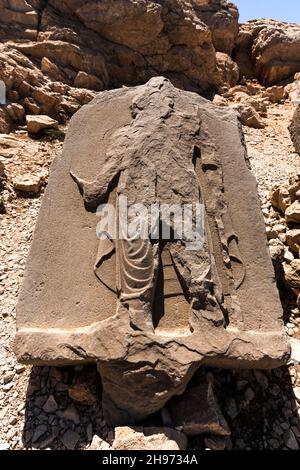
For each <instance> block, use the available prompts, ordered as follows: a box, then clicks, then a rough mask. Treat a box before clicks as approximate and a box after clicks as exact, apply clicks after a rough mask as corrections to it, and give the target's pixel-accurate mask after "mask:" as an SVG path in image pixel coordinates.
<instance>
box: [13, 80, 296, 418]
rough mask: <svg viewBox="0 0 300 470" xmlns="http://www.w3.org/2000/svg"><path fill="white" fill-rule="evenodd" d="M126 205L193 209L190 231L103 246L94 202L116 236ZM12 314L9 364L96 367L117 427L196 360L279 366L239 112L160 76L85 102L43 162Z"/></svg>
mask: <svg viewBox="0 0 300 470" xmlns="http://www.w3.org/2000/svg"><path fill="white" fill-rule="evenodd" d="M99 149H103V150H99ZM104 149H105V150H104ZM123 197H126V198H127V201H126V203H127V205H129V208H131V209H130V211H129V212H128V216H129V222H134V220H135V216H134V214H136V212H134V213H133V212H131V210H132V209H133V208H134V210H135V211H136V210H137V208H136V206H133V207H132V204H136V203H139V207H140V205H141V204H142V205H143V208H146V210H147V213H148V211H149V209H151V210H152V208H153V207H152V206H153V205H154V206H155V204H157V203H159V204H161V205H163V204H164V205H167V206H168V207H170V206H171V207H173V206H174V204H175V205H177V206H178V205H179V207H181V208H182V207H185V204H188V205H190V204H194V205H195V207H197V208H198V216H197V218H194V217H196V215H192V214H193V213H192V214H191V213H190V218H188V220H191V221H194V222H195V223H196V221H197V224H198V225H197V227H198V230H197V232H196V234H195V233H194V232H193V233H192V232H191V228H188V227H186V226H185V230H184V232H183V233H181V235H180V231H179V229H178V227H177V226H175V225H173V222H171V219H170V221H169V222H167V220H166V219H163V220H162V219H161V217H162V215H159V216H158V217H159V221H161V224H162V225H163V226H165V224H167V227H169V228H170V233H169V235H167V234H165V236H164V237H163V235H162V233H161V232H159V230H158V232H155V231H154V233H153V235H151V242H150V239H149V236H150V235H149V232H147V233H146V237H145V236H141V237H139V236H138V237H136V236H135V237H134V238H133V239H132V238H131V237H130V236H129V234H128V235H127V236H125V237H124V236H121V235H118V234H116V235H115V236H114V235H113V234H112V237H111V238H107V237H105V238H104V239H103V238H101V237H100V235H101V233H102V229H101V228H100V227H99V225H98V222H99V220H98V218H97V214H96V213H95V210H96V208H97V206H98V205H99V204H100V203H101V202H104V201H107V200H108V201H109V203H110V204H111V206H112V207H113V208H114V210H115V211H116V212H114V215H113V224H112V225H113V227H115V223H114V220H116V219H115V217H117V215H118V214H119V211H121V210H123V209H122V204H123V202H124V199H123ZM202 203H203V204H204V206H202ZM199 204H200V206H199ZM162 207H163V206H162ZM189 207H190V206H189ZM199 207H201V209H200V208H199ZM53 208H55V210H53ZM139 210H141V209H139ZM203 210H205V214H206V216H205V217H204V218H201V217H200V219H199V218H198V217H199V215H200V214H199V211H200V213H202V214H203ZM201 211H202V212H201ZM143 213H144V212H143ZM130 214H131V215H130ZM98 215H99V212H98ZM132 217H133V219H132ZM125 220H126V221H127V218H126V219H125ZM142 220H143V221H145V220H147V217H146V218H145V216H144V217H143V219H142ZM155 220H156V219H155ZM174 220H175V217H174ZM201 221H202V222H201ZM143 224H144V222H143ZM143 224H142V225H143ZM192 225H193V224H192ZM130 226H131V224H130ZM159 226H160V224H159ZM97 227H98V228H97ZM96 228H97V233H98V236H99V237H100V240H99V238H98V237H97V233H96ZM171 229H172V230H171ZM103 230H104V232H103V233H107V227H106V228H104V227H103ZM143 233H144V232H143ZM155 233H157V235H155ZM135 235H138V233H135ZM192 235H193V236H192ZM128 236H129V238H128ZM29 292H30V294H31V295H28V293H29ZM17 315H18V331H17V338H16V348H15V351H16V353H17V356H18V358H19V360H20V361H22V362H25V363H33V364H56V365H63V364H76V363H97V366H98V371H99V373H100V375H101V378H102V385H103V395H102V397H103V409H104V412H105V416H106V418H107V419H108V420H109V422H111V423H113V424H115V425H123V424H128V423H129V422H131V423H132V422H134V421H139V420H141V419H143V418H144V417H145V416H147V415H150V414H152V413H154V412H155V411H157V410H159V409H160V408H162V407H163V406H164V405H165V404H166V403H167V402H168V400H169V399H170V398H171V397H172V396H174V395H180V394H182V393H183V391H184V389H185V387H186V385H187V383H188V382H189V380H190V379H191V377H192V375H193V374H194V372H195V371H196V370H197V369H198V368H199V366H200V365H201V364H209V365H213V366H221V367H223V366H228V367H231V366H232V367H246V368H249V367H250V368H251V367H255V368H267V369H268V368H272V367H277V366H280V365H281V364H284V363H285V362H286V361H287V360H288V357H289V346H288V343H287V340H286V336H285V332H284V328H283V323H282V310H281V305H280V301H279V296H278V292H277V289H276V285H275V280H274V272H273V268H272V263H271V259H270V256H269V253H268V249H267V244H266V235H265V226H264V221H263V216H262V214H261V212H260V205H259V201H258V197H257V194H256V181H255V178H254V176H253V175H252V173H251V171H250V169H249V163H248V159H247V154H246V150H245V147H244V140H243V136H242V133H241V126H240V124H239V122H238V118H237V114H236V112H234V111H232V110H230V109H227V108H221V107H218V106H215V105H213V104H212V103H211V102H209V101H207V100H205V99H204V98H201V97H200V96H199V95H197V94H195V93H189V92H185V91H181V90H179V89H176V88H175V87H173V86H172V84H171V83H170V82H169V81H168V80H167V79H165V78H162V77H156V78H153V79H151V80H150V81H149V82H148V83H147V84H146V85H143V86H140V87H136V88H123V89H119V90H113V91H109V92H105V93H101V94H100V95H99V96H98V97H97V98H96V99H95V100H94V101H93V102H92V103H90V104H89V105H87V106H85V107H83V108H82V109H81V110H80V111H79V112H78V114H77V115H76V116H75V117H74V118H73V119H72V121H71V123H70V127H69V130H68V135H67V138H66V141H65V146H64V152H63V156H62V157H61V158H59V159H57V160H55V161H54V163H53V167H52V172H51V176H50V181H49V184H48V187H47V189H46V194H45V197H44V199H43V207H42V209H41V211H40V215H39V221H38V223H37V228H36V232H35V238H34V242H33V245H32V248H31V253H30V256H29V262H28V265H27V273H26V275H25V279H24V287H23V291H22V294H21V297H20V301H19V305H18V312H17ZM191 419H192V418H191Z"/></svg>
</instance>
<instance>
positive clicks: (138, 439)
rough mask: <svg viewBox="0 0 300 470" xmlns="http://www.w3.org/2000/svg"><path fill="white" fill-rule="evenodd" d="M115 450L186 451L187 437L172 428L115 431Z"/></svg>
mask: <svg viewBox="0 0 300 470" xmlns="http://www.w3.org/2000/svg"><path fill="white" fill-rule="evenodd" d="M112 448H113V449H114V450H186V448H187V438H186V436H185V435H184V434H183V433H181V432H179V431H176V430H175V429H172V428H151V427H150V428H142V427H141V428H138V427H137V428H131V427H117V428H116V429H115V440H114V442H113V445H112Z"/></svg>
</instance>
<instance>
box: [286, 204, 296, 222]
mask: <svg viewBox="0 0 300 470" xmlns="http://www.w3.org/2000/svg"><path fill="white" fill-rule="evenodd" d="M285 220H286V221H287V223H300V201H295V202H293V204H292V205H291V206H289V207H288V208H287V209H286V211H285Z"/></svg>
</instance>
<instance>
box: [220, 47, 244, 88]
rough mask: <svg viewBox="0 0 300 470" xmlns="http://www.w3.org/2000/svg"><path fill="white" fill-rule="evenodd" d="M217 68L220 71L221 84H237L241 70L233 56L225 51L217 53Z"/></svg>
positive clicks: (230, 85) (229, 85)
mask: <svg viewBox="0 0 300 470" xmlns="http://www.w3.org/2000/svg"><path fill="white" fill-rule="evenodd" d="M216 59H217V69H218V73H219V79H220V85H221V86H222V87H224V86H227V87H229V88H230V87H233V86H235V85H236V84H237V83H238V81H239V78H240V71H239V68H238V66H237V64H236V63H235V62H234V61H233V60H232V59H231V57H230V56H229V55H227V54H224V53H223V52H217V53H216Z"/></svg>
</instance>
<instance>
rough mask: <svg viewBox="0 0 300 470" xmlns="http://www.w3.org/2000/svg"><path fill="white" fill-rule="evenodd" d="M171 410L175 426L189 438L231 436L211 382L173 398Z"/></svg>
mask: <svg viewBox="0 0 300 470" xmlns="http://www.w3.org/2000/svg"><path fill="white" fill-rule="evenodd" d="M170 409H171V416H172V420H173V424H174V426H175V427H179V426H180V428H181V429H182V430H183V432H184V433H185V434H187V435H188V436H197V435H200V434H214V435H218V436H230V429H229V427H228V424H227V423H226V420H225V418H224V416H223V414H222V411H221V409H220V407H219V404H218V401H217V399H216V396H215V394H214V391H213V386H212V384H211V383H210V382H209V381H203V382H202V383H200V384H199V385H197V386H191V387H189V388H188V389H187V390H186V391H185V392H184V394H183V395H181V396H180V397H176V398H173V399H172V400H171V402H170Z"/></svg>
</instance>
